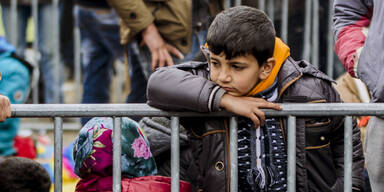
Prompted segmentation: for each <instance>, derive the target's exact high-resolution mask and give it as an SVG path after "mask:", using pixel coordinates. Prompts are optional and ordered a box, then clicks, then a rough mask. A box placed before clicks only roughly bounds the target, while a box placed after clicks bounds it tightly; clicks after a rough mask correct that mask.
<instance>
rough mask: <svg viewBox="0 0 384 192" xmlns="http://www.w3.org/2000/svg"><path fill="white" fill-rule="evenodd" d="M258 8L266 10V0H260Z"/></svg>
mask: <svg viewBox="0 0 384 192" xmlns="http://www.w3.org/2000/svg"><path fill="white" fill-rule="evenodd" d="M258 8H259V9H260V10H262V11H265V0H259V5H258Z"/></svg>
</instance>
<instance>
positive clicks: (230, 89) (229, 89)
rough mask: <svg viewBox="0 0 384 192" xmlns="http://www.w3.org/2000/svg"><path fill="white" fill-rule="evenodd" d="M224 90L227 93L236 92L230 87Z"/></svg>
mask: <svg viewBox="0 0 384 192" xmlns="http://www.w3.org/2000/svg"><path fill="white" fill-rule="evenodd" d="M223 89H224V90H225V91H226V92H234V91H235V89H234V88H230V87H223Z"/></svg>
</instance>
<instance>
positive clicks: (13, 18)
mask: <svg viewBox="0 0 384 192" xmlns="http://www.w3.org/2000/svg"><path fill="white" fill-rule="evenodd" d="M10 14H11V15H10V17H9V20H10V21H9V27H10V28H9V29H10V30H9V34H7V35H8V36H9V37H8V38H9V40H10V42H11V43H12V45H13V46H15V47H16V48H17V36H18V35H17V34H18V33H17V25H18V23H17V0H11V13H10Z"/></svg>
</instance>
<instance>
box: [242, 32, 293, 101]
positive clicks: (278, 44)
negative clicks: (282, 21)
mask: <svg viewBox="0 0 384 192" xmlns="http://www.w3.org/2000/svg"><path fill="white" fill-rule="evenodd" d="M289 55H290V50H289V47H288V45H286V44H285V43H284V42H283V41H282V40H281V39H280V38H277V37H276V39H275V48H274V52H273V57H274V58H275V60H276V63H275V66H274V67H273V69H272V72H271V74H270V75H269V76H268V77H267V78H266V79H264V80H262V81H261V82H260V83H258V84H257V85H256V87H255V88H253V89H252V90H251V91H250V92H249V93H248V95H249V96H254V95H256V94H258V93H260V92H261V91H263V90H265V89H267V88H268V87H270V86H271V85H272V84H273V82H274V81H275V79H276V77H277V74H278V73H279V71H280V68H281V66H282V65H283V63H284V62H285V60H286V59H287V58H288V57H289Z"/></svg>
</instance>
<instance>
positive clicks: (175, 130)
mask: <svg viewBox="0 0 384 192" xmlns="http://www.w3.org/2000/svg"><path fill="white" fill-rule="evenodd" d="M281 106H282V108H283V110H282V111H274V110H263V111H264V112H265V115H266V116H275V117H288V146H287V148H288V178H287V179H288V191H289V192H294V191H296V186H295V184H296V117H308V116H346V118H345V122H344V124H345V135H344V140H345V142H344V146H345V147H344V191H345V192H351V191H352V175H351V173H352V118H351V116H352V115H358V116H361V115H370V116H382V115H384V103H383V104H381V103H380V104H377V103H370V104H360V103H327V104H281ZM11 108H12V117H24V118H25V117H40V118H41V117H52V118H54V125H55V126H54V137H55V138H54V141H55V143H54V148H55V153H54V175H55V192H61V191H62V154H61V151H62V148H63V137H62V130H63V121H62V118H65V117H114V128H113V132H114V134H113V141H114V144H113V191H114V192H120V191H121V159H120V158H121V137H120V135H121V132H120V131H121V130H120V126H121V117H124V116H129V117H142V116H150V117H159V116H164V117H171V129H172V134H171V145H172V147H171V165H172V166H171V167H172V170H171V176H172V192H175V191H179V166H180V164H179V149H180V148H179V117H198V116H200V117H201V116H204V117H206V116H211V117H230V118H231V121H230V159H231V162H232V163H231V165H230V166H231V172H230V175H231V183H230V191H231V192H236V191H238V189H237V184H238V181H237V123H236V117H233V114H230V113H228V112H225V111H221V112H215V113H195V112H167V111H161V110H158V109H155V108H152V107H149V106H148V105H146V104H41V105H35V104H30V105H27V104H14V105H12V106H11Z"/></svg>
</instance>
